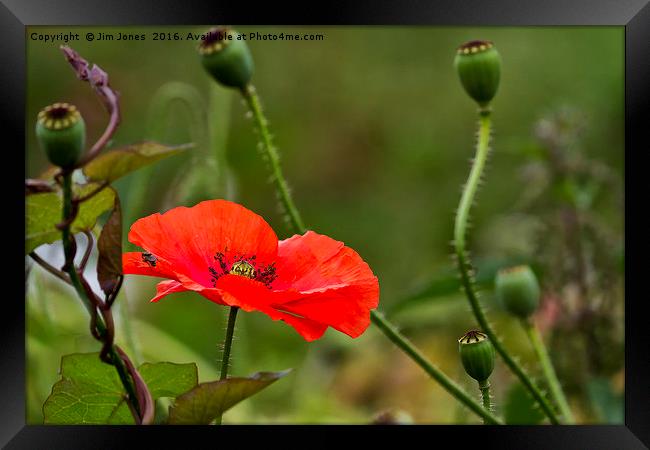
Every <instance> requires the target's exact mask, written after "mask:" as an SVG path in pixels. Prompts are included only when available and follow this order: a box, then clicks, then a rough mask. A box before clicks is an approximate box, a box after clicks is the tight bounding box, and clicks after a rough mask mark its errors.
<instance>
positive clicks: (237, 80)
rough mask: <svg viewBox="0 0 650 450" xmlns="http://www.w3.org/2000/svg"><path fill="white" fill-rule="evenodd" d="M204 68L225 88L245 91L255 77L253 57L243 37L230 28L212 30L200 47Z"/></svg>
mask: <svg viewBox="0 0 650 450" xmlns="http://www.w3.org/2000/svg"><path fill="white" fill-rule="evenodd" d="M199 53H200V54H201V62H202V63H203V67H205V70H207V71H208V73H209V74H210V75H212V77H213V78H214V79H215V80H217V81H218V82H219V83H221V84H223V85H224V86H228V87H234V88H240V89H243V88H244V87H245V86H246V85H247V84H248V82H249V81H250V79H251V76H252V75H253V68H254V65H253V57H252V56H251V53H250V50H248V46H247V45H246V41H245V40H243V39H242V36H241V35H240V34H239V33H238V32H236V31H234V30H231V29H229V28H212V29H211V30H210V31H208V32H207V34H206V37H205V39H203V40H202V41H201V44H200V45H199Z"/></svg>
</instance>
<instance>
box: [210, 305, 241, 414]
mask: <svg viewBox="0 0 650 450" xmlns="http://www.w3.org/2000/svg"><path fill="white" fill-rule="evenodd" d="M237 311H239V307H237V306H231V307H230V312H229V313H228V326H227V328H226V338H225V339H224V341H223V356H222V357H221V376H220V377H219V379H220V380H225V379H226V378H228V366H229V365H230V350H231V348H232V338H233V336H234V335H235V321H236V320H237ZM221 417H222V415H221V414H220V415H219V417H217V421H216V423H217V424H221Z"/></svg>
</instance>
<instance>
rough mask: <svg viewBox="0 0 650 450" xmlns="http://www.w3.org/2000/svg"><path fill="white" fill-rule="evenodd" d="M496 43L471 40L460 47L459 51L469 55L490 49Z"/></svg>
mask: <svg viewBox="0 0 650 450" xmlns="http://www.w3.org/2000/svg"><path fill="white" fill-rule="evenodd" d="M493 46H494V44H493V43H492V42H490V41H470V42H466V43H465V44H463V45H461V46H460V47H458V53H460V54H463V55H469V54H473V53H478V52H484V51H486V50H487V49H490V48H492V47H493Z"/></svg>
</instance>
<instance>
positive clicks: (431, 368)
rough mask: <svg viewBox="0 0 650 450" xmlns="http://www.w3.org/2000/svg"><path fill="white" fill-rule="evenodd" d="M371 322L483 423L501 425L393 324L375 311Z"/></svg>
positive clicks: (496, 418) (498, 420)
mask: <svg viewBox="0 0 650 450" xmlns="http://www.w3.org/2000/svg"><path fill="white" fill-rule="evenodd" d="M371 319H372V322H373V323H374V324H375V325H376V326H377V327H378V328H379V329H380V330H381V331H382V332H383V333H384V334H385V335H386V336H387V337H388V339H390V340H391V341H393V343H394V344H395V345H397V346H398V347H399V348H400V349H401V350H402V351H403V352H404V353H406V354H407V355H408V356H409V357H410V358H411V359H412V360H413V361H415V362H416V363H417V364H418V365H419V366H420V367H421V368H422V369H424V371H425V372H426V373H427V374H429V376H430V377H431V378H433V379H434V380H436V381H437V382H438V383H439V384H440V385H441V386H442V387H443V388H444V389H445V390H446V391H447V392H449V393H450V394H451V395H452V396H453V397H454V398H455V399H456V400H458V401H459V402H461V403H462V404H464V405H465V406H467V407H468V408H469V409H470V410H471V411H473V412H474V413H476V414H477V415H478V416H479V417H481V418H482V419H483V421H484V423H490V424H495V425H503V421H502V420H501V419H499V418H498V417H496V416H495V415H494V414H492V412H491V411H490V410H489V408H488V409H486V408H483V407H482V406H481V405H480V403H478V402H477V401H476V400H474V399H473V398H472V396H471V395H469V394H468V393H467V392H465V391H464V390H463V388H461V387H460V386H459V385H458V384H457V383H455V382H454V381H453V380H452V379H451V378H449V377H448V376H447V375H445V374H444V372H442V371H441V370H440V369H438V368H437V367H436V366H435V365H434V364H433V363H431V362H430V361H429V360H428V359H427V358H426V357H425V356H424V355H423V354H422V353H421V352H420V351H419V350H418V349H417V348H415V346H414V345H413V344H412V343H411V342H410V341H409V340H408V338H406V336H404V335H402V334H401V333H400V332H399V331H398V330H397V328H395V326H394V325H393V324H391V323H390V322H389V321H388V320H386V318H385V317H384V316H383V315H382V314H381V313H379V312H377V311H371Z"/></svg>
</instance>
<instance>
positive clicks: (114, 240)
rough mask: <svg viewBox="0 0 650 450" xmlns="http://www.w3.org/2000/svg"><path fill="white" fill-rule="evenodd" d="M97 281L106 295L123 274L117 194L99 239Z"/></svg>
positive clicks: (111, 290) (119, 207)
mask: <svg viewBox="0 0 650 450" xmlns="http://www.w3.org/2000/svg"><path fill="white" fill-rule="evenodd" d="M97 250H98V251H99V257H98V259H97V281H99V286H100V287H101V288H102V290H103V291H104V293H105V294H106V295H109V294H110V293H111V292H113V290H114V289H115V286H116V285H117V283H118V281H119V279H120V277H121V276H122V209H121V206H120V198H119V197H118V196H117V195H116V196H115V203H114V206H113V212H111V215H110V217H109V218H108V220H107V221H106V224H105V225H104V227H103V228H102V232H101V234H100V235H99V239H98V240H97Z"/></svg>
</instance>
